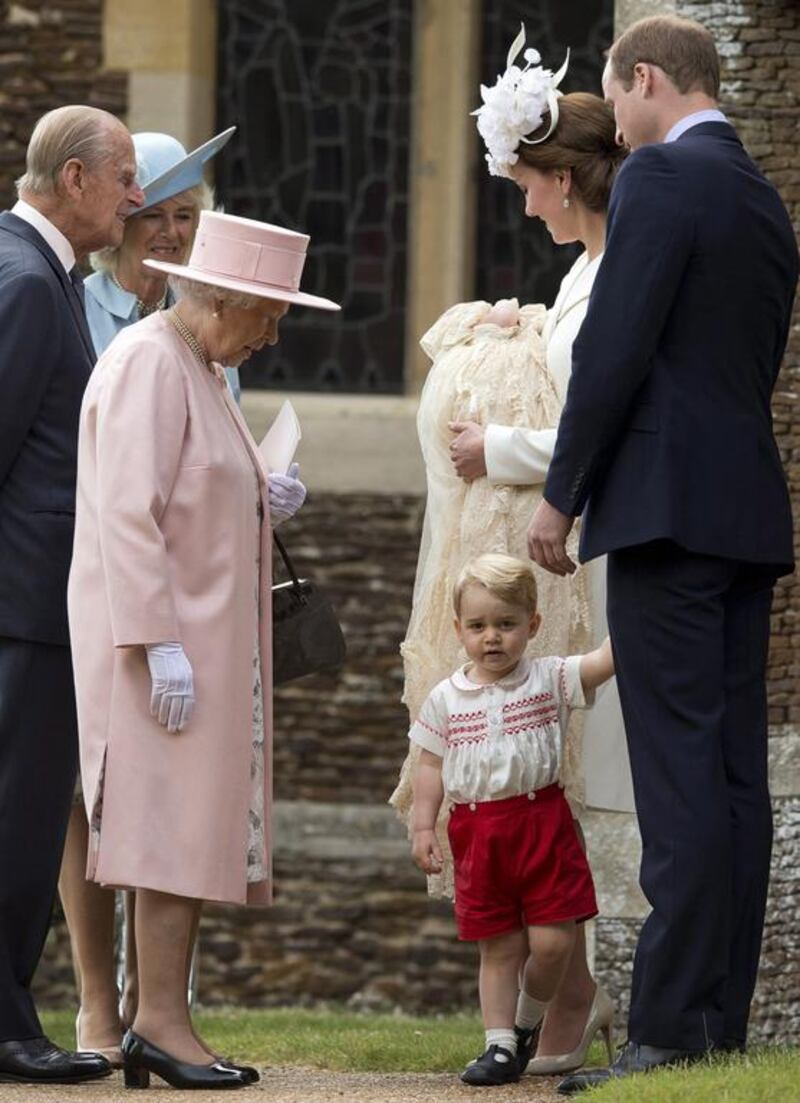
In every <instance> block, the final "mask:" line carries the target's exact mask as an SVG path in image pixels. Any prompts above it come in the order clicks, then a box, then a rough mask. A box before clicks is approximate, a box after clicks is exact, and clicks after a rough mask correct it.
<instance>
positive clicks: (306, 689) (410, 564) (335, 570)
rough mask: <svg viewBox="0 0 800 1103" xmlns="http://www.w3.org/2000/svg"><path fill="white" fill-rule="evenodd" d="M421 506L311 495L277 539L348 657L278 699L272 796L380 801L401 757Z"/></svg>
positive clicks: (399, 500)
mask: <svg viewBox="0 0 800 1103" xmlns="http://www.w3.org/2000/svg"><path fill="white" fill-rule="evenodd" d="M422 509H423V505H422V502H421V501H420V499H419V497H417V496H413V495H405V496H404V495H373V494H319V495H318V494H314V493H311V494H310V495H309V498H308V500H307V502H306V504H305V505H304V507H303V509H302V510H301V511H300V512H299V513H298V514H297V516H296V517H295V518H294V519H293V520H292V521H291V522H289V523H288V524H287V525H286V526H285V528H284V529H282V530H281V531H282V534H283V537H284V540H285V543H286V544H287V546H288V548H289V551H290V554H291V556H292V559H293V561H296V564H295V565H296V568H297V569H298V571H299V572H300V573H301V575H307V576H308V577H310V578H313V579H316V580H317V581H318V582H320V583H321V584H323V585H324V586H325V589H326V590H327V592H328V593H329V595H330V597H331V599H332V601H333V603H334V605H335V607H336V610H337V612H338V614H339V616H340V619H341V621H342V627H343V629H344V633H345V636H346V638H347V647H348V655H347V661H346V663H345V665H344V667H343V668H342V670H341V671H339V672H338V673H336V674H333V675H318V676H315V677H312V678H304V679H303V680H302V681H299V682H296V683H294V684H291V683H290V684H289V685H286V686H282V687H280V688H279V689H278V690H277V691H276V693H275V703H274V714H275V793H276V796H277V797H278V799H282V800H320V801H333V802H341V803H360V802H368V803H382V802H385V801H386V799H387V798H388V796H389V794H390V792H391V790H392V787H393V784H394V778H395V777H396V774H397V770H398V767H399V765H400V763H401V762H402V760H403V757H404V754H405V736H406V731H407V729H408V714H407V713H406V710H405V708H404V707H403V705H402V704H401V702H400V695H401V692H402V686H403V680H402V665H401V663H400V657H399V652H398V648H399V645H400V641H401V640H402V638H403V636H404V634H405V629H406V623H407V621H408V613H409V609H410V607H411V593H412V589H413V584H414V572H415V569H416V561H417V549H418V547H419V532H420V525H421V521H422Z"/></svg>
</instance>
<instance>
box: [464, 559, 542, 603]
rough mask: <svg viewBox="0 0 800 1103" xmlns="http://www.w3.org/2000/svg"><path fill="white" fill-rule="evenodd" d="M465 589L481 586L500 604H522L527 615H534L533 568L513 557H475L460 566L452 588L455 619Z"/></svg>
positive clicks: (534, 581) (534, 584)
mask: <svg viewBox="0 0 800 1103" xmlns="http://www.w3.org/2000/svg"><path fill="white" fill-rule="evenodd" d="M467 586H483V588H484V589H485V590H488V591H489V593H490V594H491V595H492V596H493V597H496V598H498V599H499V600H500V601H505V602H506V603H507V604H509V605H522V606H524V607H525V609H526V611H527V612H528V613H535V612H536V579H535V578H534V576H533V568H532V567H531V565H530V563H525V562H524V561H523V560H522V559H515V558H514V556H513V555H502V554H501V553H500V552H494V553H492V554H487V555H479V556H478V558H477V559H471V560H470V561H469V562H468V563H466V564H465V565H464V567H463V568H462V570H461V574H460V575H459V576H458V579H457V580H456V584H455V586H454V587H453V609H454V610H455V614H456V616H457V617H460V616H461V598H462V597H463V595H464V591H465V590H466V588H467Z"/></svg>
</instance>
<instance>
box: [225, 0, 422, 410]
mask: <svg viewBox="0 0 800 1103" xmlns="http://www.w3.org/2000/svg"><path fill="white" fill-rule="evenodd" d="M411 12H412V0H332V2H320V0H224V2H222V3H220V4H219V23H220V47H219V63H220V64H219V82H218V87H219V95H218V122H219V126H220V128H222V127H224V126H230V125H232V124H236V126H238V128H239V130H238V132H237V134H236V135H235V136H234V138H233V140H232V141H231V143H230V145H229V146H228V147H227V148H226V150H225V155H224V156H223V157H220V159H219V163H218V165H217V171H216V184H217V196H218V200H220V201H221V202H223V203H224V205H225V209H226V210H227V211H229V212H230V213H232V214H238V215H243V216H244V217H248V218H260V219H264V220H266V221H269V222H276V223H278V224H280V225H282V226H286V227H288V228H290V229H296V230H302V231H304V232H306V233H308V234H310V235H311V244H310V248H309V256H308V260H307V262H306V267H305V271H304V275H303V281H302V287H303V290H307V291H310V292H312V293H314V294H319V295H325V296H326V297H328V298H331V299H334V300H335V301H337V302H339V303H341V304H342V307H343V310H342V313H341V314H329V313H324V312H322V311H317V310H309V309H305V308H299V307H295V308H294V309H293V310H291V311H290V313H289V314H288V316H287V317H286V319H285V320H284V322H283V323H282V324H281V339H280V343H279V344H278V345H277V346H275V347H274V348H271V349H265V350H262V352H261V353H259V354H257V355H255V356H254V357H253V358H252V360H251V361H250V363H249V364H248V365H247V366H245V367H244V369H243V379H244V382H245V385H248V386H254V387H268V388H279V389H288V388H293V389H301V390H302V389H306V390H324V391H375V392H384V393H391V392H400V391H402V390H403V325H404V312H405V281H406V237H407V217H408V153H409V125H410V110H409V101H410V80H411Z"/></svg>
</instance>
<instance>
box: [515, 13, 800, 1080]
mask: <svg viewBox="0 0 800 1103" xmlns="http://www.w3.org/2000/svg"><path fill="white" fill-rule="evenodd" d="M718 88H719V61H718V58H717V52H716V49H715V46H714V42H713V40H712V38H711V36H710V35H709V34H708V33H707V32H706V31H705V30H704V28H702V27H701V26H699V25H698V24H696V23H692V22H690V21H688V20H683V19H678V18H676V17H674V16H655V17H652V18H650V19H645V20H642V21H640V22H639V23H636V24H634V25H633V26H632V27H630V28H629V29H628V31H626V32H625V33H624V34H623V35H622V36H621V37H620V38H619V39H618V40H617V42H616V43H615V44H614V46H613V47H612V49H611V52H610V56H609V61H608V65H607V67H606V72H605V76H604V90H605V94H606V98H607V99H608V100H609V101H610V102H611V103H612V104H613V106H614V110H615V114H616V118H617V126H618V130H619V132H620V138H621V139H624V140H626V141H627V142H628V144H629V145H630V146H631V147H632V149H633V153H632V154H631V156H630V157H629V158H628V159H627V161H626V163H625V164H624V166H623V167H622V169H621V170H620V173H619V177H618V179H617V181H616V184H615V186H614V191H613V194H612V198H611V207H610V211H609V220H608V237H607V243H606V250H605V255H604V259H603V263H602V266H601V268H600V271H599V272H598V275H597V279H596V281H595V284H594V289H593V292H592V297H591V300H590V304H589V309H588V312H587V316H586V320H585V322H584V325H583V328H582V330H581V332H580V334H579V336H578V339H577V340H576V342H575V345H574V349H573V373H572V377H571V381H570V387H569V392H568V396H567V402H566V405H565V408H564V411H563V414H562V417H561V423H560V426H559V432H558V441H557V445H556V451H555V456H554V459H553V462H552V465H551V467H550V472H549V475H548V478H547V483H546V486H545V490H544V497H545V501H544V502H543V503H542V505H541V506H540V507H539V509H538V510H537V512H536V514H535V515H534V519H533V521H532V523H531V527H530V530H529V546H530V551H531V555H532V556H533V558H534V559H536V561H537V562H538V563H539V564H540V565H541V566H543V567H545V568H547V569H549V570H552V571H555V572H556V573H560V574H563V573H566V572H568V571H570V570H572V563H571V562H570V560H569V558H568V557H567V554H566V549H565V539H566V535H567V533H568V532H569V529H570V527H571V525H572V522H573V518H574V517H575V516H576V515H578V514H580V513H583V514H584V521H583V531H582V534H581V556H582V558H584V559H591V558H592V557H594V556H597V555H600V554H602V553H605V552H607V553H608V619H609V625H610V628H611V638H612V643H613V647H614V654H615V659H616V664H617V673H618V680H619V690H620V698H621V701H622V708H623V713H624V717H625V726H626V730H627V736H628V743H629V747H630V757H631V767H632V772H633V782H634V790H635V795H636V805H637V811H638V814H639V823H640V826H641V831H642V842H643V856H642V868H641V883H642V887H643V889H644V891H645V894H646V896H647V898H648V900H649V902H650V904H651V905H652V912H651V914H650V915H649V917H648V918H647V919H646V920H645V923H644V925H643V927H642V931H641V935H640V938H639V945H638V948H637V952H636V959H635V963H634V972H633V985H632V993H631V1010H630V1020H629V1029H628V1038H629V1042H628V1044H627V1045H626V1046H625V1047H624V1049H623V1050H622V1051H621V1053H620V1055H619V1056H618V1058H617V1059H616V1061H615V1062H614V1064H613V1065H612V1067H611V1069H610V1070H607V1069H606V1070H594V1071H593V1070H586V1071H584V1072H578V1073H575V1074H574V1075H573V1076H572V1077H570V1078H568V1080H566V1081H564V1083H563V1084H562V1085H561V1087H560V1090H561V1091H562V1093H564V1094H572V1093H573V1092H576V1091H580V1090H582V1089H583V1088H586V1087H589V1086H591V1085H592V1084H595V1083H598V1082H600V1081H602V1080H603V1079H607V1078H608V1077H609V1076H625V1075H628V1074H629V1073H632V1072H638V1071H646V1070H648V1069H650V1068H653V1067H655V1066H659V1065H669V1064H673V1063H678V1062H682V1061H687V1060H692V1059H694V1058H696V1057H698V1056H700V1055H702V1054H704V1053H705V1052H707V1051H708V1050H709V1049H716V1050H739V1049H743V1048H744V1045H745V1040H746V1032H747V1020H748V1015H749V1009H750V1001H751V998H752V994H753V988H754V986H755V980H756V973H757V969H758V959H759V952H760V944H761V934H762V927H763V920H764V910H765V904H766V894H767V882H768V878H769V860H770V847H771V839H772V820H771V807H770V798H769V790H768V785H767V708H766V687H765V683H766V660H767V646H768V642H769V624H770V604H771V598H772V588H773V584H774V581H775V579H776V577H778V576H779V575H781V574H784V573H786V572H788V571H790V570H791V569H792V562H793V549H792V519H791V514H790V504H789V495H788V491H787V486H786V480H785V477H784V474H783V470H782V468H781V461H780V456H779V453H778V448H777V446H776V443H775V439H774V436H773V431H772V417H771V411H770V398H771V394H772V390H773V387H774V385H775V381H776V379H777V376H778V371H779V368H780V364H781V359H782V356H783V352H784V348H785V345H786V340H787V335H788V331H789V323H790V318H791V309H792V301H793V298H794V292H795V287H796V283H797V274H798V258H797V245H796V242H795V239H794V234H793V232H792V227H791V223H790V221H789V217H788V215H787V212H786V210H785V208H784V206H783V204H782V202H781V200H780V197H779V196H778V194H777V192H776V190H775V188H774V187H772V185H771V184H770V183H769V182H768V181H767V180H766V179H765V178H764V176H763V175H762V174H761V173H760V172H759V170H758V169H757V168H756V166H755V165H754V164H753V162H752V161H751V160H750V158H749V157H748V155H747V154H746V153H745V151H744V149H743V148H742V145H741V143H740V141H739V139H738V138H737V136H736V132H735V131H734V129H733V127H732V126H730V124H729V123H728V121H727V119H726V118H725V116H724V115H723V114H722V113H721V112H720V111H719V110H718V109H717V104H716V96H717V91H718Z"/></svg>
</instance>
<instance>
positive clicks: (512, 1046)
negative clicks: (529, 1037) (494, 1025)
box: [486, 1029, 517, 1056]
mask: <svg viewBox="0 0 800 1103" xmlns="http://www.w3.org/2000/svg"><path fill="white" fill-rule="evenodd" d="M489 1046H502V1047H503V1049H507V1050H508V1052H509V1053H510V1054H511V1055H512V1056H514V1055H516V1052H517V1036H516V1034H515V1033H514V1031H513V1030H500V1029H497V1030H487V1031H486V1048H487V1049H488V1048H489Z"/></svg>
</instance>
